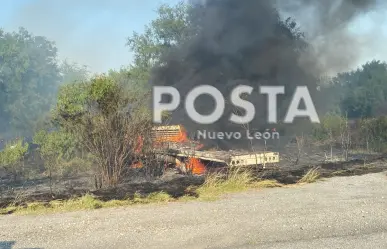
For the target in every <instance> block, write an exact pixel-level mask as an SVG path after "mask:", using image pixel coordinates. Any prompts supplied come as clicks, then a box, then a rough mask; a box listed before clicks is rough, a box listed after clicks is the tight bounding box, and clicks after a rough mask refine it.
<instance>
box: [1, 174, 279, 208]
mask: <svg viewBox="0 0 387 249" xmlns="http://www.w3.org/2000/svg"><path fill="white" fill-rule="evenodd" d="M274 187H282V185H281V184H279V183H278V182H277V181H275V180H258V181H257V180H255V178H254V177H253V174H252V173H251V171H249V170H241V169H240V168H239V169H238V168H235V169H231V170H230V171H229V173H228V174H227V175H226V176H225V175H224V174H220V173H217V174H211V175H208V176H207V177H206V180H205V182H204V184H203V185H201V186H200V187H198V188H195V187H191V188H188V189H187V192H191V193H195V195H196V196H191V195H185V196H182V197H180V198H178V199H175V198H172V197H171V196H170V195H169V194H167V193H165V192H156V193H152V194H149V195H147V196H141V195H139V194H135V195H134V197H133V198H130V199H126V200H111V201H101V200H99V199H98V198H96V197H95V196H93V195H90V194H87V195H85V196H83V197H80V198H74V199H70V200H63V201H51V202H49V203H39V202H33V203H29V204H28V205H27V206H26V207H16V206H10V207H7V208H4V209H0V214H7V213H10V212H12V213H15V214H46V213H54V212H68V211H77V210H91V209H99V208H109V207H121V206H130V205H136V204H151V203H167V202H172V201H182V202H186V201H193V200H199V201H212V200H217V199H218V198H219V197H221V196H222V195H224V194H227V193H236V192H241V191H245V190H248V189H252V188H274Z"/></svg>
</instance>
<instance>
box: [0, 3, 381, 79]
mask: <svg viewBox="0 0 387 249" xmlns="http://www.w3.org/2000/svg"><path fill="white" fill-rule="evenodd" d="M178 1H179V0H110V1H107V0H66V1H65V0H2V1H1V2H2V3H1V8H0V28H3V29H5V30H6V31H14V30H17V28H18V27H20V26H23V27H25V28H26V29H27V30H29V31H30V32H32V33H34V34H35V35H43V36H46V37H47V38H48V39H50V40H53V41H55V42H56V45H57V47H58V49H59V53H60V58H62V59H64V58H67V59H69V60H70V61H75V62H78V63H80V64H84V65H87V66H89V68H90V70H91V71H93V72H104V71H107V70H108V69H110V68H114V69H118V68H120V67H121V66H122V65H128V64H129V63H130V62H131V59H132V56H131V53H130V51H129V49H128V47H125V43H126V39H127V37H128V36H129V35H130V34H132V32H133V31H139V32H141V31H142V30H143V28H144V25H145V24H147V23H149V21H151V20H152V19H153V18H155V17H156V13H155V10H156V8H157V6H158V5H159V4H161V3H171V4H174V3H177V2H178ZM385 16H386V15H385V12H384V13H382V14H380V13H374V14H370V15H368V16H365V17H363V18H361V19H359V20H357V21H356V22H354V23H353V25H352V27H353V29H354V30H357V31H356V32H357V33H358V35H359V37H360V38H364V51H362V56H361V58H362V59H361V61H360V62H359V63H361V62H363V61H366V60H369V59H373V58H376V59H381V60H387V46H385V45H384V44H386V41H387V39H386V34H387V25H386V24H387V22H386V20H387V18H386V17H385ZM370 33H373V34H375V35H376V37H373V38H372V39H369V38H367V37H369V34H370ZM385 47H386V48H385Z"/></svg>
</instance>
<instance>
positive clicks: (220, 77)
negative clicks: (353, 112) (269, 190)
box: [152, 0, 376, 148]
mask: <svg viewBox="0 0 387 249" xmlns="http://www.w3.org/2000/svg"><path fill="white" fill-rule="evenodd" d="M191 5H192V9H191V12H190V15H189V21H190V23H191V25H190V30H189V31H187V33H189V34H190V37H189V39H186V40H185V41H184V42H181V43H179V44H178V45H175V46H174V47H172V48H171V49H170V51H169V52H168V53H167V54H166V55H165V56H163V57H162V59H161V61H160V63H159V64H158V66H156V67H155V69H154V71H153V74H152V76H153V77H152V82H153V84H154V85H167V86H174V87H176V88H177V89H178V90H179V92H180V94H181V103H182V104H181V105H180V108H179V109H178V110H176V111H174V112H173V114H172V121H173V123H180V124H183V125H185V126H186V127H187V129H188V130H190V131H196V130H212V131H244V130H245V129H250V130H258V131H263V130H265V129H266V128H272V127H273V125H271V124H268V123H267V104H266V101H267V99H266V96H265V95H261V94H259V86H262V85H264V86H282V85H284V86H285V94H283V95H279V96H278V98H277V114H278V120H279V121H281V120H283V119H284V117H285V114H286V111H287V108H288V106H289V103H290V101H291V98H292V96H293V93H294V91H295V89H296V87H297V86H307V87H308V89H309V92H310V94H311V96H312V99H313V100H314V102H315V105H316V108H317V110H318V111H319V110H323V109H324V108H323V107H324V104H326V101H328V100H329V98H327V97H328V96H321V94H319V91H318V90H317V89H318V85H319V82H320V81H319V79H320V77H321V76H322V75H324V74H325V73H326V72H327V71H328V70H330V69H332V68H335V67H337V65H334V64H332V65H331V64H330V63H329V61H330V60H332V58H336V57H338V56H337V51H335V50H334V49H332V45H333V44H331V43H330V42H329V39H334V41H335V42H337V40H339V41H340V42H344V43H348V40H346V39H349V37H347V36H346V35H345V34H346V33H340V32H344V30H345V29H346V27H347V25H348V23H349V22H350V21H351V20H353V19H354V18H355V17H356V16H357V15H358V14H359V13H362V12H366V11H369V10H370V9H372V7H374V6H376V2H375V1H372V0H369V1H359V0H358V1H355V0H353V1H350V0H348V1H333V0H329V1H318V0H293V1H292V0H288V1H287V0H283V1H280V0H279V1H270V0H212V1H205V2H202V3H198V2H197V1H195V2H192V3H191ZM308 10H309V11H317V13H318V14H314V15H312V17H311V19H310V20H309V21H308V23H309V24H310V26H309V28H308V30H307V31H310V32H309V33H306V32H303V30H301V28H300V27H299V25H298V24H297V23H296V21H294V19H292V18H283V17H282V16H281V13H286V14H290V15H291V14H295V15H296V14H297V13H301V12H302V11H308ZM347 46H350V45H349V44H347ZM333 47H334V46H333ZM352 49H353V48H352ZM352 60H353V58H352V57H351V56H348V54H345V55H344V54H343V55H342V57H340V62H337V63H339V64H340V65H342V64H346V63H347V64H349V63H350V62H351V61H352ZM203 84H208V85H213V86H215V87H216V88H217V89H218V90H220V91H221V92H222V93H223V95H224V96H225V97H226V109H225V112H224V115H223V116H222V118H221V119H220V120H219V121H218V122H216V123H215V124H211V125H205V126H204V125H200V124H196V123H195V122H192V121H191V120H190V118H189V117H188V116H187V114H186V112H185V110H184V105H183V103H184V100H185V96H186V95H187V93H188V92H189V91H190V90H192V89H193V88H194V87H195V86H198V85H203ZM241 84H244V85H249V86H252V87H254V92H253V93H252V94H251V95H250V96H245V99H247V100H249V101H250V102H252V103H253V104H254V106H255V108H256V117H255V119H254V120H253V121H252V122H251V123H249V124H246V125H234V124H232V123H231V122H230V121H229V120H228V119H229V117H230V114H231V113H233V112H234V113H239V114H240V115H243V114H244V111H243V109H242V110H238V109H236V108H235V107H234V106H233V105H231V104H230V103H229V99H228V97H229V95H230V93H231V90H232V89H233V88H234V87H235V86H237V85H241ZM227 101H228V102H227ZM195 106H196V109H197V110H198V111H199V112H200V113H201V114H209V113H210V112H212V110H213V109H214V101H213V100H212V99H211V97H209V96H201V97H199V98H198V99H197V101H196V103H195ZM300 108H302V106H300ZM305 122H306V123H307V124H308V123H309V120H305V119H300V120H297V122H296V123H294V124H292V125H281V124H278V125H276V126H277V129H279V131H280V132H281V135H291V134H293V133H295V132H300V131H303V130H304V129H306V128H307V125H305ZM229 142H230V141H229ZM229 142H226V141H225V140H219V141H216V144H217V145H218V146H220V147H222V148H230V147H231V146H230V143H229ZM231 144H232V147H233V148H234V147H237V146H239V147H246V146H249V145H250V143H249V142H247V141H246V140H243V141H239V143H238V141H232V142H231Z"/></svg>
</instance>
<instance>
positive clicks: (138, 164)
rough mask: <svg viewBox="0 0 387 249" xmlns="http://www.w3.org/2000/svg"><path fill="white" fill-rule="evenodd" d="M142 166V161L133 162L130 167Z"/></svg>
mask: <svg viewBox="0 0 387 249" xmlns="http://www.w3.org/2000/svg"><path fill="white" fill-rule="evenodd" d="M142 167H143V164H142V162H137V163H133V164H132V165H131V166H130V168H132V169H141V168H142Z"/></svg>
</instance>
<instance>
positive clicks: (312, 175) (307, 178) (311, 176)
mask: <svg viewBox="0 0 387 249" xmlns="http://www.w3.org/2000/svg"><path fill="white" fill-rule="evenodd" d="M319 170H320V167H316V168H313V169H310V170H309V171H308V172H307V173H306V174H305V175H304V176H303V177H302V178H301V179H300V180H299V181H298V183H299V184H303V183H313V182H315V181H317V180H318V179H319V178H320V172H319Z"/></svg>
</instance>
